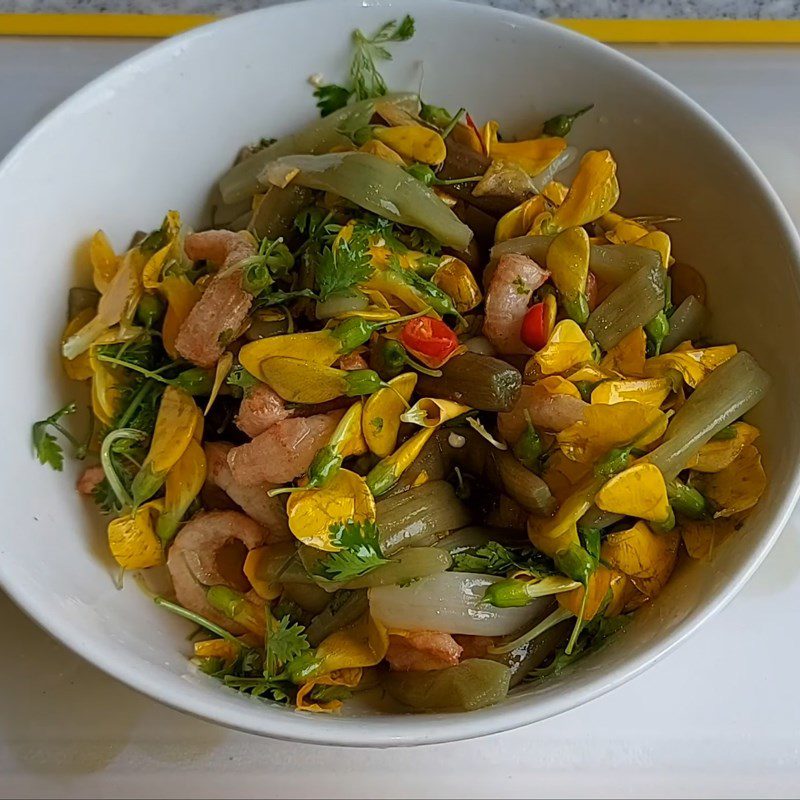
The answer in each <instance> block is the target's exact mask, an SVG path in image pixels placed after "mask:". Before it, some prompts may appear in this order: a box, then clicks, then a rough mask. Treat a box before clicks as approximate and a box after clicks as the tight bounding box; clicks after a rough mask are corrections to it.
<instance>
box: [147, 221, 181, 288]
mask: <svg viewBox="0 0 800 800" xmlns="http://www.w3.org/2000/svg"><path fill="white" fill-rule="evenodd" d="M161 230H162V232H163V233H164V235H165V236H166V240H167V244H166V245H164V247H162V248H161V249H160V250H158V251H157V252H156V253H154V254H153V255H152V256H150V258H149V259H148V260H147V263H146V264H145V265H144V268H143V270H142V283H143V284H144V287H145V289H156V288H158V287H159V285H160V284H161V279H162V277H163V275H164V273H165V271H167V270H169V269H170V268H172V267H175V266H177V267H178V268H179V272H183V271H185V269H184V268H186V269H188V267H189V266H190V263H189V259H188V257H187V255H186V253H185V252H184V249H183V240H184V236H183V230H182V227H181V215H180V214H179V213H178V212H177V211H168V212H167V215H166V217H164V222H163V223H162V224H161Z"/></svg>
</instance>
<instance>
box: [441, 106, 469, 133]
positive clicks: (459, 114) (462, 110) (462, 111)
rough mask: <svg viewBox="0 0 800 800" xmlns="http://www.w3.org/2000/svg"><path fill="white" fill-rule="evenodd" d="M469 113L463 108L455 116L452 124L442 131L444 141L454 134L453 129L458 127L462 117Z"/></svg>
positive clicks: (448, 124)
mask: <svg viewBox="0 0 800 800" xmlns="http://www.w3.org/2000/svg"><path fill="white" fill-rule="evenodd" d="M466 112H467V109H466V108H464V107H463V106H462V107H461V108H459V109H458V111H456V113H455V114H453V118H452V119H451V120H450V122H448V123H447V127H446V128H445V129H444V130H443V131H442V139H446V138H447V137H448V136H449V135H450V134H451V133H452V132H453V129H454V128H455V127H456V125H458V121H459V120H460V119H461V117H462V116H464V114H465V113H466Z"/></svg>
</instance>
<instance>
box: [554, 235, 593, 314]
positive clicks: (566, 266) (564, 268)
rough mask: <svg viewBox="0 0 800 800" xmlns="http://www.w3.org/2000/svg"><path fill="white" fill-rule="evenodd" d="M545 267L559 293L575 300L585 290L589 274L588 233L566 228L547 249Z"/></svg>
mask: <svg viewBox="0 0 800 800" xmlns="http://www.w3.org/2000/svg"><path fill="white" fill-rule="evenodd" d="M547 269H548V270H549V272H550V275H551V276H552V278H553V283H554V284H555V285H556V288H557V289H558V291H559V293H560V294H561V295H562V296H563V298H564V299H565V300H567V301H575V300H576V299H577V298H578V296H579V295H581V294H584V293H585V292H586V279H587V278H588V276H589V235H588V234H587V233H586V231H585V230H584V229H583V228H567V229H566V230H564V231H562V232H561V233H559V234H558V236H556V238H555V239H553V242H552V244H551V245H550V247H549V248H548V249H547Z"/></svg>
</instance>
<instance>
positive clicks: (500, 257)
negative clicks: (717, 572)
mask: <svg viewBox="0 0 800 800" xmlns="http://www.w3.org/2000/svg"><path fill="white" fill-rule="evenodd" d="M413 33H414V21H413V19H412V18H411V17H408V16H407V17H405V18H404V19H402V20H399V21H390V22H387V23H386V24H385V25H383V26H382V27H381V28H380V29H379V30H377V31H376V32H374V33H373V34H372V35H366V34H364V33H362V32H361V31H356V32H355V34H354V36H353V45H354V55H353V60H352V66H351V69H350V73H349V75H348V78H347V81H346V82H345V83H344V84H343V85H338V84H327V83H324V82H323V81H322V80H321V79H320V78H318V77H317V78H315V79H313V83H314V90H313V94H314V97H315V98H316V102H317V106H318V108H319V111H320V118H319V119H318V120H316V121H315V122H314V123H313V124H311V125H309V126H308V127H305V128H302V129H299V130H297V131H295V132H294V133H292V134H290V135H288V136H284V137H282V138H279V139H278V140H271V139H262V140H261V141H259V142H256V143H253V144H251V145H247V146H245V147H244V148H243V149H242V151H241V152H240V153H239V154H238V156H237V158H236V161H235V163H234V165H233V166H232V167H231V169H230V170H229V171H228V172H227V173H226V174H225V175H223V176H222V178H221V179H220V180H219V182H218V185H217V187H216V189H215V202H214V208H213V213H212V217H211V224H210V226H208V227H204V228H202V229H198V230H194V229H192V227H191V226H190V225H189V224H188V222H187V221H186V220H185V219H183V218H182V217H181V214H180V213H179V211H178V210H167V211H166V214H165V217H164V221H163V224H162V225H161V226H160V227H159V228H158V229H156V230H153V231H149V232H147V231H139V232H132V233H133V238H132V240H131V241H130V243H129V244H128V245H127V246H126V247H120V246H114V245H112V243H111V241H110V240H109V238H108V237H107V236H106V235H105V234H104V233H103V232H102V230H98V231H97V232H96V233H95V234H94V235H93V236H92V238H91V243H90V248H89V258H90V262H91V268H92V275H93V286H91V287H75V288H73V289H71V290H70V293H69V302H68V319H67V323H66V327H65V329H64V332H63V336H62V340H61V342H60V345H59V347H60V356H61V361H62V364H63V368H64V371H65V372H66V374H67V376H68V377H69V378H70V379H72V380H73V381H75V382H77V383H76V386H75V391H76V398H77V397H78V396H79V392H80V391H81V390H80V386H85V387H86V389H87V391H88V396H89V398H90V399H89V406H90V414H89V420H88V423H87V426H86V429H85V434H84V435H80V434H78V433H76V432H75V427H70V425H71V423H72V419H73V417H77V416H79V414H78V412H77V408H78V404H77V400H76V401H75V402H70V403H69V404H67V405H65V406H64V407H63V408H61V409H60V410H59V411H57V412H55V413H54V414H53V415H52V416H50V417H48V418H46V419H43V420H41V421H38V422H36V423H35V424H34V426H33V443H34V449H35V453H36V455H37V457H38V458H39V460H40V461H41V462H42V463H44V464H49V465H50V466H51V467H53V468H54V469H57V470H60V469H61V468H62V466H63V459H64V447H65V446H66V447H67V449H68V450H71V451H72V453H73V455H75V457H77V458H79V459H85V460H86V462H87V466H86V467H85V469H84V470H83V472H82V474H81V477H80V479H79V481H78V485H77V489H78V492H79V493H80V494H82V495H85V496H86V497H87V498H91V499H92V500H93V501H94V502H95V503H96V505H97V507H98V510H99V512H100V513H102V514H104V515H105V518H106V537H107V546H108V548H109V550H110V553H111V554H112V556H113V558H114V559H115V561H116V563H117V564H118V566H119V570H120V576H119V580H120V582H121V581H122V574H123V573H127V572H134V573H137V574H141V575H143V581H142V583H143V585H144V586H145V589H146V590H149V589H148V587H151V586H152V585H154V583H155V581H150V580H149V579H148V575H151V574H152V575H159V574H160V575H161V576H162V577H167V578H168V587H167V588H166V589H163V588H162V590H160V591H159V592H158V593H157V594H155V595H154V599H155V602H156V603H157V604H158V605H159V606H161V607H162V608H163V609H164V610H165V612H171V613H174V614H177V615H179V616H182V617H185V618H186V619H188V620H190V621H192V622H193V623H195V624H196V626H197V630H198V633H197V635H196V636H195V637H194V639H193V641H192V643H191V644H190V645H187V656H188V657H190V658H191V659H192V661H193V663H194V664H195V665H196V667H197V669H198V670H200V671H201V672H203V673H207V674H208V675H209V676H212V677H214V678H216V679H218V680H219V681H221V682H222V683H223V684H224V685H225V686H227V687H228V688H229V689H230V690H236V691H240V692H244V693H249V694H251V695H254V696H257V697H261V698H264V699H265V700H266V701H270V702H276V703H285V704H290V705H292V706H294V707H296V708H297V709H298V710H302V711H310V712H336V711H338V710H339V709H340V708H341V707H342V705H343V703H346V702H347V701H348V699H349V698H350V697H351V696H352V695H353V694H355V693H359V694H363V696H364V697H365V698H369V697H375V698H376V702H380V703H386V702H390V703H392V704H394V707H396V708H397V709H399V710H407V711H433V712H439V711H469V710H474V709H479V708H482V707H485V706H488V705H491V704H494V703H497V702H499V701H500V700H502V699H503V698H505V697H506V696H507V694H508V693H509V691H513V689H514V687H517V686H519V685H520V684H522V683H523V682H531V681H545V680H548V679H549V678H551V677H552V676H553V675H558V674H560V673H561V672H563V671H564V670H566V669H573V664H575V665H576V666H575V667H574V668H575V669H580V664H579V663H576V662H579V660H580V658H581V657H582V656H584V655H585V654H586V653H588V652H590V651H592V650H594V649H597V648H599V647H601V646H603V644H604V643H605V642H606V641H607V640H608V638H609V637H610V636H612V635H617V631H619V630H620V629H621V628H622V627H624V625H625V623H626V621H627V620H628V619H629V618H630V617H631V616H632V615H635V614H637V613H638V611H639V610H640V609H642V608H643V607H645V606H647V605H648V604H650V603H652V602H653V601H654V600H655V599H656V598H657V597H658V595H659V594H660V592H661V591H662V590H663V589H664V587H665V586H666V585H667V584H668V582H669V581H670V578H671V576H672V575H673V572H674V570H675V567H676V564H677V563H678V561H679V560H680V559H704V558H707V557H709V556H710V554H711V553H712V551H714V549H715V548H717V547H718V546H720V545H722V546H724V545H723V544H722V543H723V540H724V539H726V538H727V537H735V536H736V535H737V531H738V530H739V529H740V527H741V525H742V520H743V519H744V517H745V516H746V515H747V513H748V512H749V511H750V510H751V509H752V508H753V507H754V506H755V505H756V504H757V503H758V501H759V499H760V497H761V495H762V493H763V492H764V490H765V488H766V485H767V477H766V474H765V472H764V469H763V467H762V464H761V456H760V453H759V449H758V436H759V430H758V428H756V427H755V426H754V425H752V424H749V423H748V422H746V421H744V420H743V416H744V415H745V414H746V413H747V412H748V411H749V410H750V409H751V408H753V407H754V406H755V405H756V404H757V403H758V402H759V400H760V399H761V398H762V397H763V396H764V394H765V392H766V391H767V386H768V382H769V381H768V378H767V375H766V373H765V372H764V371H763V370H762V369H761V368H760V367H759V365H758V364H757V363H756V361H755V359H754V358H753V357H752V356H751V355H750V354H749V353H747V352H745V351H742V350H739V348H738V347H737V345H736V344H735V343H734V342H718V341H710V340H709V339H708V338H707V336H708V329H707V321H708V310H707V309H708V308H709V306H710V305H713V304H711V303H710V302H709V298H708V297H707V291H706V286H705V282H704V280H703V277H702V275H701V273H700V272H698V271H697V270H695V269H694V268H693V267H691V266H689V265H688V264H686V263H684V262H682V261H681V260H680V256H681V254H680V252H675V253H673V251H672V242H671V238H670V233H669V231H670V228H671V226H675V225H680V224H681V222H682V221H681V220H680V219H677V218H675V217H669V216H663V215H661V216H653V215H647V214H643V215H641V216H630V215H622V214H620V213H618V212H617V211H616V206H617V202H618V200H619V198H620V193H621V191H624V187H621V186H620V183H619V181H618V178H617V162H616V159H615V157H614V154H613V152H611V151H610V150H609V149H605V148H604V147H603V143H602V142H597V147H596V149H589V150H585V151H579V150H578V148H576V147H575V146H573V145H572V144H571V143H570V136H571V133H572V129H573V126H579V125H580V124H581V121H582V119H584V117H585V116H586V115H590V114H592V113H595V109H593V108H592V107H584V108H579V109H565V110H564V113H562V114H559V115H558V116H555V117H551V118H550V119H546V120H541V124H540V125H539V126H538V127H537V128H536V129H535V130H531V131H530V134H529V135H528V136H526V137H522V138H510V137H508V136H506V135H505V133H504V129H503V125H502V120H499V121H496V120H492V119H490V120H476V119H475V118H474V117H473V116H472V115H471V114H470V113H469V112H468V110H467V109H465V108H460V109H446V108H443V107H439V106H436V105H434V104H432V103H429V102H427V99H428V98H425V99H423V97H422V96H421V95H420V93H418V92H417V93H413V92H390V91H389V89H388V87H387V86H386V83H385V82H384V79H383V78H382V77H381V74H380V71H379V69H378V66H379V63H378V62H380V61H381V60H382V59H387V58H388V57H389V55H390V54H389V50H388V49H387V48H388V47H390V46H391V45H392V44H394V43H400V42H403V41H406V40H408V39H409V38H411V36H412V35H413ZM267 133H268V132H267ZM98 222H99V223H100V224H102V220H100V221H98ZM54 346H55V343H54ZM76 427H77V426H76Z"/></svg>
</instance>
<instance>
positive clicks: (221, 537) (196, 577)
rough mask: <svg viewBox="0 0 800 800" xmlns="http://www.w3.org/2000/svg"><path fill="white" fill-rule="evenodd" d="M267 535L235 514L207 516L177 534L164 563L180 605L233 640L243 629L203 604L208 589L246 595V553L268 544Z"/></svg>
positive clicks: (185, 526) (189, 523)
mask: <svg viewBox="0 0 800 800" xmlns="http://www.w3.org/2000/svg"><path fill="white" fill-rule="evenodd" d="M268 538H269V537H268V534H267V531H266V530H265V529H264V528H262V527H261V525H259V524H258V523H257V522H254V521H253V520H252V519H250V517H248V516H245V515H244V514H240V513H239V512H238V511H207V512H201V513H200V514H197V515H196V516H195V517H193V518H192V519H191V520H189V522H187V523H186V525H184V526H183V528H181V530H180V531H179V532H178V535H177V536H176V537H175V541H174V542H173V543H172V547H170V549H169V555H168V557H167V568H168V569H169V574H170V576H171V577H172V585H173V586H174V587H175V595H176V597H177V599H178V602H179V603H180V604H181V605H182V606H183V607H184V608H188V609H189V610H190V611H195V612H196V613H198V614H202V616H204V617H206V618H207V619H210V620H211V621H212V622H216V623H217V625H220V626H222V627H223V628H225V629H226V630H229V631H230V632H231V633H233V634H234V635H239V634H242V633H244V632H245V630H244V628H242V627H241V626H240V625H238V624H236V623H235V622H232V621H231V620H230V619H228V618H227V617H226V616H225V615H224V614H221V613H220V612H219V611H217V610H216V609H215V608H213V607H212V606H211V605H209V603H208V600H206V591H207V590H208V588H209V587H210V586H228V587H230V588H231V589H235V590H236V591H239V592H247V591H248V590H249V589H250V588H251V587H250V582H249V581H248V580H247V577H246V576H245V574H244V570H243V567H244V559H245V557H246V556H247V553H248V552H249V551H250V550H252V549H254V548H256V547H261V546H262V545H265V544H267V542H268Z"/></svg>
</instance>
